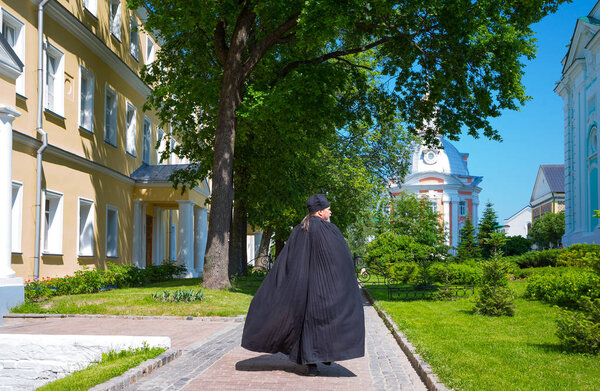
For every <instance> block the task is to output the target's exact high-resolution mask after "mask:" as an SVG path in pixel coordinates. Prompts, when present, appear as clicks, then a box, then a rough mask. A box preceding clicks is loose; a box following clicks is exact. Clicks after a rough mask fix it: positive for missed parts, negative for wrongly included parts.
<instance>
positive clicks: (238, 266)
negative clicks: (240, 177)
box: [229, 200, 248, 274]
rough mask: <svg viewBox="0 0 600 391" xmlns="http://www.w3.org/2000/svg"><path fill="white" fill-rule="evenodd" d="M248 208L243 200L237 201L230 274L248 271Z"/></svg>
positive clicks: (234, 210) (232, 234)
mask: <svg viewBox="0 0 600 391" xmlns="http://www.w3.org/2000/svg"><path fill="white" fill-rule="evenodd" d="M247 227H248V224H247V218H246V208H245V206H244V203H243V201H241V200H240V201H236V203H235V206H234V208H233V227H232V231H231V243H232V246H231V250H232V251H231V254H229V257H230V261H229V265H230V267H231V269H233V271H232V270H231V269H230V274H235V273H238V274H239V273H242V274H244V273H245V272H247V271H248V257H247V254H246V239H247V238H246V233H247V231H246V230H247Z"/></svg>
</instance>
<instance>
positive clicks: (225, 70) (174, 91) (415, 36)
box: [128, 0, 564, 288]
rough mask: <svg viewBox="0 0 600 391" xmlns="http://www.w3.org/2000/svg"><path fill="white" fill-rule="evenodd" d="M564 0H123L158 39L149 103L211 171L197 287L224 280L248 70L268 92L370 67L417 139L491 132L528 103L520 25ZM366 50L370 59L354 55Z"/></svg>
mask: <svg viewBox="0 0 600 391" xmlns="http://www.w3.org/2000/svg"><path fill="white" fill-rule="evenodd" d="M563 1H564V0H531V1H526V2H524V1H521V0H519V1H516V0H480V1H470V2H465V1H461V0H409V1H405V2H400V3H397V2H388V1H364V0H354V1H348V2H339V1H333V0H323V1H316V0H313V1H300V0H285V1H281V0H279V1H268V2H267V1H259V0H255V1H251V0H246V1H243V0H236V1H232V0H223V1H200V0H171V1H164V0H130V1H129V3H128V4H129V6H131V7H138V6H141V5H144V6H146V9H147V21H146V28H148V29H152V30H154V31H155V32H156V34H158V36H159V37H160V39H161V50H160V52H159V53H158V55H157V60H156V61H155V62H154V63H153V64H152V66H151V67H150V69H149V72H147V73H146V75H145V77H144V79H145V81H146V82H147V83H148V84H149V85H150V86H152V88H153V90H152V93H151V96H150V99H149V106H150V107H153V108H154V109H156V110H157V111H158V113H159V116H160V118H161V120H162V121H164V122H171V123H172V125H173V128H172V129H173V130H174V131H175V132H177V131H179V132H181V133H180V134H179V135H178V138H179V140H180V142H181V143H182V146H185V145H193V146H195V148H196V150H197V152H196V153H195V154H194V155H195V156H193V158H194V159H195V160H197V161H199V165H198V167H197V171H196V172H197V173H198V175H206V174H207V173H208V172H210V173H211V175H212V184H213V188H212V195H211V213H210V217H209V232H208V244H207V250H206V264H205V265H206V266H205V274H204V276H205V279H204V285H205V286H206V287H212V288H215V287H223V286H227V285H229V281H228V276H227V264H228V251H229V244H228V243H229V229H230V222H231V213H232V202H233V199H234V192H233V188H234V187H233V186H234V171H233V167H234V147H235V142H236V130H237V123H238V109H239V108H240V106H241V105H242V104H243V103H244V101H245V99H246V98H247V97H248V96H249V92H250V90H249V87H250V86H251V84H252V82H253V78H257V79H259V80H261V81H262V82H263V83H266V85H268V86H270V87H271V89H277V88H278V84H279V83H281V81H282V80H284V79H286V78H289V77H293V75H294V74H295V73H297V72H302V71H303V70H304V69H307V68H320V67H322V66H324V65H326V64H328V65H331V64H333V65H335V66H339V67H371V68H377V69H379V70H381V72H382V74H383V75H382V76H381V77H376V78H374V79H373V80H372V82H373V83H388V85H389V88H390V90H391V91H392V92H393V94H394V102H395V104H396V105H397V108H398V110H399V113H400V116H401V118H402V119H403V120H404V121H405V122H406V124H407V126H408V128H409V129H411V130H414V129H419V128H422V125H423V123H425V122H426V121H430V122H431V123H432V125H433V126H432V127H431V128H430V129H427V133H425V139H426V140H428V141H432V140H433V137H434V133H435V132H436V131H437V132H439V133H443V134H446V135H447V136H448V137H449V138H451V139H456V138H457V137H458V136H459V135H460V133H461V130H462V129H466V131H467V132H468V133H469V134H471V135H473V136H476V137H477V136H478V135H479V133H480V132H483V134H484V135H486V136H487V137H490V138H494V139H499V138H500V136H499V135H498V133H497V132H496V131H495V130H494V129H493V128H492V127H491V125H490V123H489V121H488V118H489V117H495V116H498V115H500V112H501V110H502V109H516V108H517V107H518V105H519V104H522V103H523V102H524V100H525V99H526V95H525V92H524V90H523V88H522V85H521V76H522V66H523V64H522V59H523V58H531V57H532V56H533V55H534V50H535V45H534V38H533V33H532V31H531V29H530V27H529V26H530V25H531V24H532V23H535V22H537V21H538V20H540V18H542V17H543V16H544V15H546V14H547V13H549V12H553V11H555V10H556V8H557V6H558V5H559V4H560V3H562V2H563ZM364 52H370V53H372V56H370V58H374V59H375V62H374V63H370V62H367V63H365V61H363V60H362V59H361V57H360V56H357V54H360V53H364ZM315 93H319V91H315ZM259 104H260V103H259ZM434 129H435V130H434Z"/></svg>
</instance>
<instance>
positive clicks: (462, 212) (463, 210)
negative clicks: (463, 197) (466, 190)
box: [458, 201, 467, 216]
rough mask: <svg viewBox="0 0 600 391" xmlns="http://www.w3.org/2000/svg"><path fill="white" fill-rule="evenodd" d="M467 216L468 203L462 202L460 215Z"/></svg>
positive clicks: (459, 204) (459, 209) (459, 205)
mask: <svg viewBox="0 0 600 391" xmlns="http://www.w3.org/2000/svg"><path fill="white" fill-rule="evenodd" d="M466 214H467V202H466V201H460V202H459V203H458V215H459V216H464V215H466Z"/></svg>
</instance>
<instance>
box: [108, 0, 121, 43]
mask: <svg viewBox="0 0 600 391" xmlns="http://www.w3.org/2000/svg"><path fill="white" fill-rule="evenodd" d="M108 17H109V23H110V34H111V35H112V36H113V37H115V38H116V39H117V40H119V41H121V0H108Z"/></svg>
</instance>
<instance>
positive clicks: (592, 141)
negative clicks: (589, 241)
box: [586, 125, 599, 230]
mask: <svg viewBox="0 0 600 391" xmlns="http://www.w3.org/2000/svg"><path fill="white" fill-rule="evenodd" d="M586 150H587V166H588V167H587V174H588V178H587V179H588V192H589V193H588V197H589V204H588V205H589V206H588V210H597V209H598V208H599V206H598V205H599V202H598V201H599V200H598V130H597V127H596V125H594V126H592V128H591V129H590V132H589V134H588V139H587V148H586ZM594 220H596V221H594ZM597 220H598V219H591V218H589V217H588V222H589V224H588V229H590V230H591V229H593V228H595V227H596V225H597V224H598V221H597Z"/></svg>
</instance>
